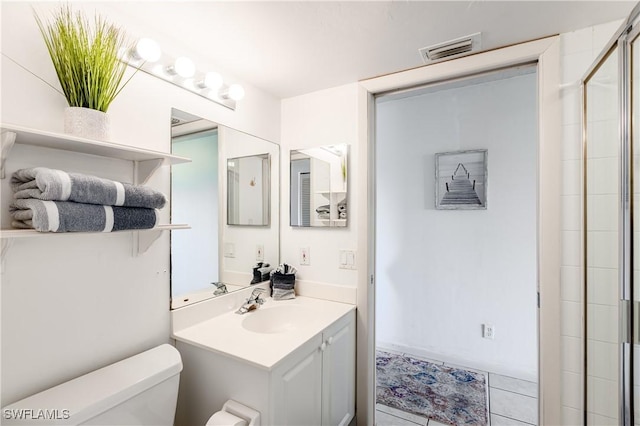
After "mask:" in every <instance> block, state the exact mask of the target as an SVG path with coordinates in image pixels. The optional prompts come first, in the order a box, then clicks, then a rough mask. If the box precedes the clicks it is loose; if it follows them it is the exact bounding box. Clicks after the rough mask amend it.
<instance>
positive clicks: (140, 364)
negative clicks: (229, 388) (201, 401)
mask: <svg viewBox="0 0 640 426" xmlns="http://www.w3.org/2000/svg"><path fill="white" fill-rule="evenodd" d="M181 371H182V359H181V358H180V353H179V352H178V350H177V349H176V348H174V347H173V346H171V345H168V344H164V345H160V346H157V347H155V348H153V349H149V350H148V351H146V352H142V353H140V354H138V355H134V356H132V357H130V358H127V359H125V360H122V361H119V362H116V363H115V364H111V365H108V366H106V367H104V368H101V369H99V370H96V371H92V372H91V373H88V374H85V375H84V376H81V377H78V378H75V379H73V380H70V381H68V382H65V383H62V384H61V385H58V386H55V387H53V388H51V389H47V390H45V391H42V392H40V393H37V394H35V395H32V396H30V397H27V398H25V399H22V400H20V401H18V402H15V403H13V404H11V405H7V406H6V407H4V408H3V409H2V417H3V422H2V424H3V425H34V424H42V425H45V424H46V425H105V426H106V425H109V426H116V425H149V426H173V421H174V417H175V414H176V403H177V400H178V384H179V382H180V372H181ZM207 425H219V426H260V413H259V412H258V411H255V410H253V409H251V408H249V407H246V406H244V405H242V404H240V403H238V402H236V401H232V400H229V401H227V402H226V403H225V404H224V406H223V407H222V410H220V411H218V412H216V413H214V414H213V415H212V416H211V417H210V418H209V421H208V422H207Z"/></svg>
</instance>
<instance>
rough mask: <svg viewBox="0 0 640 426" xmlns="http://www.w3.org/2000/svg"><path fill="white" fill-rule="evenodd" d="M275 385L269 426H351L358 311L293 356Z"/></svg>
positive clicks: (275, 378)
mask: <svg viewBox="0 0 640 426" xmlns="http://www.w3.org/2000/svg"><path fill="white" fill-rule="evenodd" d="M271 381H272V386H271V392H272V395H273V398H274V399H273V416H272V419H273V423H270V424H274V425H313V426H317V425H333V426H336V425H347V424H349V422H350V421H351V419H352V418H353V415H354V411H355V313H354V312H353V311H352V312H350V313H349V314H348V315H346V316H345V317H343V318H341V319H340V320H338V321H336V322H335V323H334V324H332V325H331V326H329V327H328V328H327V329H326V330H325V331H324V332H323V333H322V335H318V336H316V337H314V338H313V339H312V340H311V341H309V342H307V343H306V344H305V345H304V346H303V347H302V348H300V349H298V350H297V351H296V352H294V353H293V354H291V355H289V356H288V357H287V358H286V359H285V360H284V361H283V362H282V363H281V364H280V365H279V366H278V367H276V368H275V369H274V371H273V373H272V377H271Z"/></svg>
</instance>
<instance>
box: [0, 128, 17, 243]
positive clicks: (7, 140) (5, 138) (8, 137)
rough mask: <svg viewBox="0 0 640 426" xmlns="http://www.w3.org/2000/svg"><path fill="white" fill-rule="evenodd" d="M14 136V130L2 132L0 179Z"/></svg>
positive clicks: (14, 141)
mask: <svg viewBox="0 0 640 426" xmlns="http://www.w3.org/2000/svg"><path fill="white" fill-rule="evenodd" d="M16 136H17V133H15V132H10V131H8V130H7V131H3V132H2V139H1V140H2V146H1V148H0V179H4V163H5V162H6V161H7V158H8V157H9V153H10V152H11V148H13V145H14V144H15V143H16ZM3 247H4V246H3ZM3 250H4V249H3ZM3 253H4V251H3Z"/></svg>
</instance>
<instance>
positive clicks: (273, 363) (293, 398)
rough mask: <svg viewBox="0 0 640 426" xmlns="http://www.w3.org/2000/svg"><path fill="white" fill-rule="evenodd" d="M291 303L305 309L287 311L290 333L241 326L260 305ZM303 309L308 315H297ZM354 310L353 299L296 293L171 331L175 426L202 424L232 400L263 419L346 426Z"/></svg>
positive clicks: (271, 423)
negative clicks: (175, 353) (176, 373)
mask: <svg viewBox="0 0 640 426" xmlns="http://www.w3.org/2000/svg"><path fill="white" fill-rule="evenodd" d="M296 306H297V307H300V308H304V310H302V311H297V310H295V309H291V310H289V311H288V312H290V314H291V315H292V318H291V319H290V320H289V319H287V321H290V323H291V324H297V325H299V327H300V328H299V329H297V330H295V331H290V332H272V333H255V332H249V331H247V330H246V328H244V326H243V325H242V324H243V323H245V321H248V320H250V319H251V315H255V314H258V313H260V310H265V312H264V313H266V310H268V309H274V310H277V309H279V308H282V309H285V310H286V309H288V308H295V307H296ZM187 308H188V307H187ZM307 311H313V312H314V314H313V317H308V316H307V317H304V315H303V316H302V317H298V316H297V315H296V312H298V313H302V312H307ZM355 312H356V311H355V306H353V305H349V304H344V303H337V302H331V301H327V300H321V299H312V298H308V297H296V299H294V300H291V301H284V302H273V301H271V300H269V301H267V303H265V305H264V307H261V308H260V309H259V310H257V311H255V312H253V313H248V314H245V315H237V314H235V313H234V312H229V313H225V314H222V315H220V316H216V317H213V318H211V319H210V320H207V321H203V322H199V323H196V324H194V325H192V326H188V327H186V328H184V329H179V330H174V332H173V337H174V338H175V339H176V347H177V348H178V350H179V351H180V354H181V356H182V363H183V371H182V373H181V377H180V391H179V396H178V407H177V415H176V424H177V425H196V424H205V423H206V421H207V419H208V418H209V416H211V415H212V414H213V413H214V412H215V411H217V410H220V408H221V407H222V405H223V404H224V403H225V402H226V401H227V400H228V399H234V400H236V401H238V402H240V403H242V404H245V405H247V406H249V407H251V408H253V409H255V410H258V411H260V414H261V419H262V424H263V425H268V426H276V425H277V426H287V425H289V426H303V425H309V426H320V425H334V426H337V425H348V424H349V422H350V421H351V420H352V419H353V417H354V414H355V379H356V374H355V366H356V364H355V344H356V340H355V339H356V336H355V327H356V325H355ZM174 314H176V313H175V312H174ZM305 318H306V319H305ZM310 318H312V319H310ZM174 321H176V322H178V321H177V320H176V319H175V318H174ZM174 326H175V324H174Z"/></svg>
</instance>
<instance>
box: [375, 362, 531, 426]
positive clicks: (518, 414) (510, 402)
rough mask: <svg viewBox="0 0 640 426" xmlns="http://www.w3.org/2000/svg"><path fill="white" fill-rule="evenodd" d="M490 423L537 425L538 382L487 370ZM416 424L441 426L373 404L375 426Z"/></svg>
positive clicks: (414, 425)
mask: <svg viewBox="0 0 640 426" xmlns="http://www.w3.org/2000/svg"><path fill="white" fill-rule="evenodd" d="M456 367H459V366H456ZM462 368H464V367H462ZM474 371H477V370H474ZM489 422H490V423H489V424H490V425H491V426H520V425H524V426H532V425H537V424H538V385H537V384H536V383H533V382H528V381H525V380H520V379H514V378H512V377H507V376H501V375H498V374H493V373H489ZM416 425H419V426H444V425H443V424H442V423H439V422H436V421H435V420H430V419H428V418H426V417H423V416H418V415H416V414H412V413H406V412H403V411H400V410H397V409H395V408H392V407H387V406H385V405H382V404H376V426H416Z"/></svg>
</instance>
